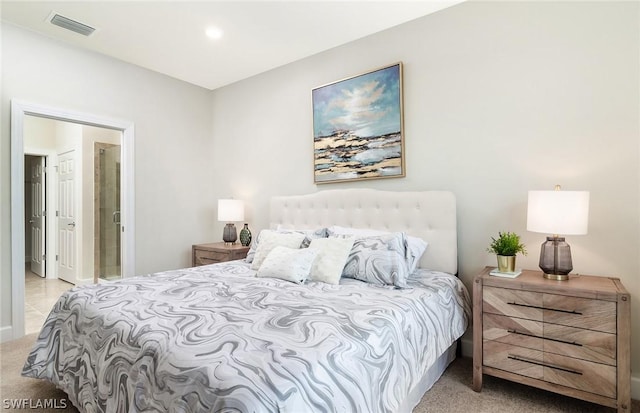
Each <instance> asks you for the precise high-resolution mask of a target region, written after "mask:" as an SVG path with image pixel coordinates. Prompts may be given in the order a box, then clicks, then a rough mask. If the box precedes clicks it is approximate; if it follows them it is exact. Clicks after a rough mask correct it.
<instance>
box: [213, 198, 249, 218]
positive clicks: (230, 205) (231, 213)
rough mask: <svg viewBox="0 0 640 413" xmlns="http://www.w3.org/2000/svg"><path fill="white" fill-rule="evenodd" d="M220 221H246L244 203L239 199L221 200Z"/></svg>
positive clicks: (219, 202)
mask: <svg viewBox="0 0 640 413" xmlns="http://www.w3.org/2000/svg"><path fill="white" fill-rule="evenodd" d="M218 221H223V222H234V221H244V202H242V201H240V200H238V199H219V200H218Z"/></svg>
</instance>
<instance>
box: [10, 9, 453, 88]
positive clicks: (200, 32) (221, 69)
mask: <svg viewBox="0 0 640 413" xmlns="http://www.w3.org/2000/svg"><path fill="white" fill-rule="evenodd" d="M461 1H463V0H422V1H420V0H413V1H380V0H379V1H367V0H359V1H293V0H291V1H266V0H265V1H237V0H236V1H177V0H176V1H66V2H59V1H24V0H21V1H5V0H2V1H1V2H0V7H1V8H0V13H1V17H2V20H4V21H7V22H10V23H13V24H15V25H18V26H21V27H24V28H27V29H29V30H32V31H35V32H38V33H41V34H44V35H46V36H48V37H51V38H54V39H57V40H60V41H63V42H67V43H70V44H73V45H75V46H78V47H81V48H85V49H88V50H93V51H96V52H99V53H102V54H105V55H107V56H111V57H114V58H116V59H120V60H123V61H125V62H129V63H133V64H135V65H138V66H142V67H144V68H147V69H150V70H153V71H156V72H160V73H164V74H166V75H168V76H171V77H174V78H177V79H180V80H183V81H185V82H189V83H192V84H195V85H198V86H202V87H204V88H207V89H216V88H219V87H221V86H224V85H228V84H230V83H233V82H237V81H239V80H242V79H246V78H248V77H251V76H254V75H256V74H259V73H262V72H265V71H268V70H270V69H273V68H276V67H278V66H282V65H285V64H287V63H290V62H293V61H296V60H299V59H302V58H304V57H307V56H311V55H313V54H316V53H319V52H322V51H324V50H328V49H331V48H334V47H336V46H339V45H342V44H345V43H348V42H351V41H353V40H356V39H359V38H362V37H365V36H368V35H370V34H373V33H376V32H379V31H382V30H385V29H387V28H390V27H393V26H396V25H399V24H402V23H405V22H407V21H410V20H413V19H416V18H419V17H422V16H425V15H427V14H430V13H433V12H435V11H438V10H441V9H443V8H446V7H449V6H452V5H454V4H457V3H460V2H461ZM54 12H55V13H57V14H61V15H63V16H65V17H68V18H70V19H72V20H75V21H78V22H81V23H83V24H85V25H88V26H91V27H94V28H96V29H97V30H96V31H95V32H94V33H93V34H91V35H90V36H88V37H84V36H82V35H79V34H77V33H74V32H71V31H68V30H66V29H63V28H60V27H58V26H54V25H53V24H51V23H50V22H49V18H50V16H52V14H54ZM211 26H215V27H217V28H218V29H220V30H222V31H223V35H222V37H221V38H219V39H217V40H214V39H211V38H209V37H207V36H206V35H205V31H206V29H207V28H209V27H211Z"/></svg>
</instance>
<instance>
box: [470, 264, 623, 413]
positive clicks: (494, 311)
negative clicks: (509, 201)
mask: <svg viewBox="0 0 640 413" xmlns="http://www.w3.org/2000/svg"><path fill="white" fill-rule="evenodd" d="M491 270H493V267H487V268H485V269H484V271H482V273H480V274H479V275H478V276H477V277H476V278H475V280H474V283H473V389H474V390H475V391H480V390H481V389H482V375H483V374H488V375H491V376H496V377H501V378H503V379H507V380H512V381H516V382H519V383H522V384H527V385H529V386H534V387H538V388H540V389H545V390H549V391H552V392H556V393H561V394H564V395H566V396H571V397H575V398H578V399H583V400H587V401H590V402H593V403H597V404H602V405H605V406H609V407H613V408H617V409H618V412H625V413H629V411H630V409H631V394H630V386H631V365H630V363H631V354H630V343H631V312H630V307H631V306H630V304H631V303H630V297H629V293H628V292H627V291H626V290H625V288H624V286H623V285H622V283H621V282H620V280H619V279H618V278H607V277H594V276H589V275H581V276H576V275H571V276H570V278H569V280H568V281H552V280H546V279H544V278H542V273H541V272H540V271H528V270H524V271H522V274H521V275H520V276H519V277H517V278H513V279H508V278H500V277H494V276H491V275H489V272H490V271H491Z"/></svg>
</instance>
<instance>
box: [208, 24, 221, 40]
mask: <svg viewBox="0 0 640 413" xmlns="http://www.w3.org/2000/svg"><path fill="white" fill-rule="evenodd" d="M205 33H206V34H207V36H208V37H209V38H210V39H219V38H221V37H222V34H223V33H224V32H223V31H222V29H220V28H219V27H215V26H210V27H208V28H207V30H206V31H205Z"/></svg>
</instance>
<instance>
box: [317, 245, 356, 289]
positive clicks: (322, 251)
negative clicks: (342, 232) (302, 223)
mask: <svg viewBox="0 0 640 413" xmlns="http://www.w3.org/2000/svg"><path fill="white" fill-rule="evenodd" d="M353 240H354V238H353V237H350V238H316V239H314V240H311V244H310V245H309V249H312V250H316V251H318V258H316V260H315V262H314V263H313V267H311V275H310V277H309V279H310V280H311V281H322V282H325V283H327V284H338V283H339V282H340V277H341V276H342V269H343V268H344V264H346V262H347V258H349V253H350V252H351V247H353Z"/></svg>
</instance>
